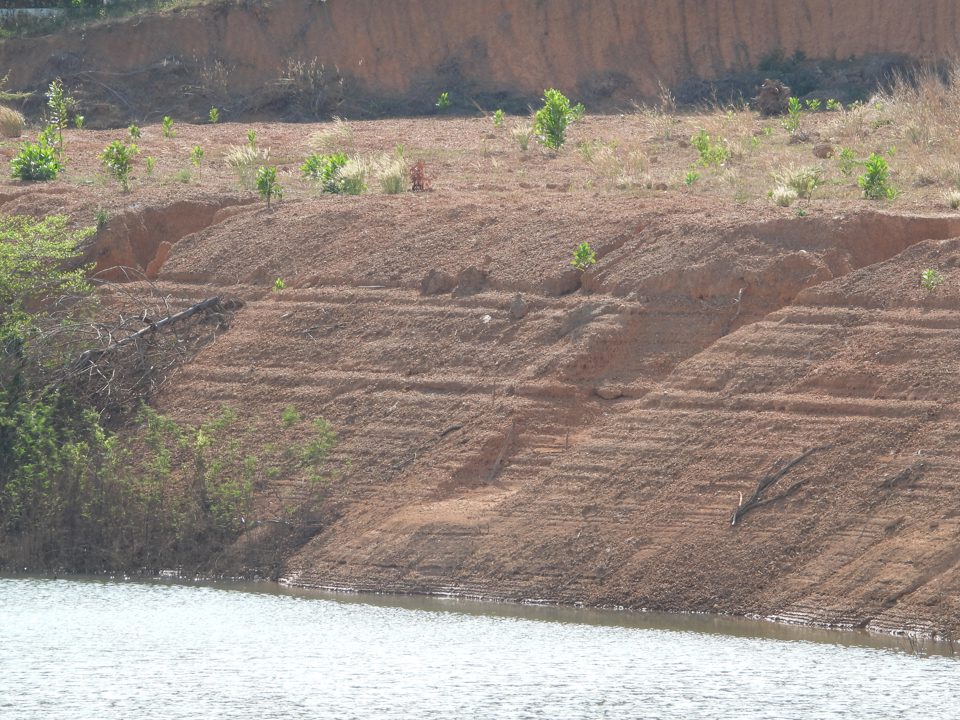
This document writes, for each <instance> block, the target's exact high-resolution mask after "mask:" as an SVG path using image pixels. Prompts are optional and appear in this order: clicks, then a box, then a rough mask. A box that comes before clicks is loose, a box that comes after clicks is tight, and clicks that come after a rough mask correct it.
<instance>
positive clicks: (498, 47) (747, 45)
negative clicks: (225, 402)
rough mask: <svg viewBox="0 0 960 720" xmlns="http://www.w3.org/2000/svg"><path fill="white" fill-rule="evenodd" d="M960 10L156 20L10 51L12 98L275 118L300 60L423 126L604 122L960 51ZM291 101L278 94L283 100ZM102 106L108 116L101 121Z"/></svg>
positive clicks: (215, 8) (347, 11)
mask: <svg viewBox="0 0 960 720" xmlns="http://www.w3.org/2000/svg"><path fill="white" fill-rule="evenodd" d="M958 38H960V7H958V6H957V4H956V3H954V2H951V0H921V1H920V2H911V3H891V2H886V1H885V0H842V1H841V0H797V1H796V2H787V3H785V2H780V1H779V0H749V1H744V0H736V1H734V0H684V1H681V2H678V1H677V0H650V1H649V2H633V1H631V0H592V1H591V2H584V1H583V0H542V1H538V2H528V1H526V0H490V1H489V2H473V1H471V0H411V1H410V2H382V1H381V0H327V1H326V2H316V0H287V1H286V2H277V3H272V4H271V5H270V6H261V5H259V4H247V3H239V4H232V3H220V4H214V5H211V6H206V7H203V8H199V9H193V10H184V11H176V12H172V13H167V14H147V15H141V16H137V17H134V18H131V19H129V20H125V21H122V22H117V23H110V24H102V25H95V26H91V27H88V28H86V29H84V30H82V31H78V32H67V33H61V34H58V35H55V36H51V37H42V38H30V39H26V40H6V41H4V42H3V43H2V44H0V67H2V68H7V69H9V70H10V71H11V83H12V85H13V86H16V87H29V88H39V87H42V86H43V85H44V84H45V83H46V82H48V81H49V80H50V79H52V78H54V77H56V76H62V77H63V78H64V79H65V80H67V81H68V83H69V84H70V85H72V86H74V87H77V86H79V87H82V88H83V90H84V93H85V94H86V95H87V97H88V98H89V100H90V102H88V108H87V110H88V115H89V116H90V118H92V119H94V120H96V121H97V122H99V123H101V124H104V123H107V124H109V123H111V122H113V123H116V124H122V123H123V122H124V121H125V120H127V119H129V118H131V117H146V116H151V115H154V114H157V113H159V114H164V113H167V112H172V111H174V110H177V111H180V112H181V113H192V114H198V113H201V112H205V111H206V109H207V108H209V106H210V105H211V104H218V105H220V106H221V107H225V108H226V109H227V110H228V114H229V112H231V111H232V112H235V113H250V112H256V111H258V110H259V111H261V112H264V111H266V110H269V109H270V108H271V107H272V108H273V109H274V110H276V109H277V105H276V103H278V102H281V101H282V100H283V98H282V92H281V89H280V88H278V87H275V86H270V84H271V83H274V84H275V83H276V81H277V79H278V78H279V77H280V75H281V73H282V69H283V67H284V65H285V63H286V61H287V60H288V59H295V60H296V59H299V60H307V61H309V60H311V59H313V58H317V59H318V60H319V62H321V63H323V64H324V65H325V66H326V67H327V68H328V69H329V68H332V67H334V66H336V67H339V69H340V71H341V72H342V74H343V76H344V77H345V79H346V93H345V102H344V105H343V106H342V111H354V112H357V111H362V110H366V111H374V112H376V111H377V110H382V109H389V108H394V109H397V108H400V109H406V110H413V111H416V112H427V111H429V110H430V109H431V107H432V102H433V100H434V99H435V98H436V96H437V94H438V93H439V92H441V91H443V90H447V91H449V92H450V93H451V95H453V96H454V99H455V100H456V101H457V102H458V103H459V104H460V106H461V107H463V108H464V109H468V108H472V105H471V103H470V101H469V100H468V99H469V98H480V99H482V100H484V102H485V103H488V104H490V103H495V102H498V100H499V101H500V102H507V101H510V100H512V101H513V102H514V104H516V105H517V106H518V107H520V106H522V105H523V104H524V103H525V102H527V101H530V100H533V99H535V98H536V97H537V96H538V95H539V94H540V93H541V92H542V91H543V89H544V88H545V87H558V88H561V89H563V90H564V91H566V92H567V93H569V94H571V95H573V96H576V97H577V99H580V100H584V101H586V102H588V103H591V104H592V105H593V106H594V107H597V106H603V105H604V104H607V105H611V104H616V103H623V102H625V101H628V100H630V99H634V98H643V97H650V96H653V95H655V94H656V92H657V89H658V83H659V82H662V83H664V84H665V85H667V86H674V85H676V84H677V83H680V82H681V81H684V80H689V79H692V78H701V79H711V78H715V77H717V76H719V75H722V74H724V73H727V72H730V71H735V70H742V69H745V68H751V67H754V66H756V65H757V63H758V62H759V61H760V60H761V59H763V58H764V57H767V56H769V55H770V54H771V53H773V52H775V51H778V50H781V51H783V52H784V53H785V54H786V55H788V56H789V55H791V54H793V53H795V52H798V51H799V52H801V53H804V54H805V55H806V56H807V57H809V58H819V59H834V60H845V59H847V58H849V57H851V56H857V57H861V56H868V55H874V54H902V55H905V56H909V57H913V58H919V59H942V58H947V57H951V56H953V55H955V54H956V52H957V50H958V47H960V41H958ZM278 93H279V94H278ZM97 103H101V105H100V106H99V107H98V106H97Z"/></svg>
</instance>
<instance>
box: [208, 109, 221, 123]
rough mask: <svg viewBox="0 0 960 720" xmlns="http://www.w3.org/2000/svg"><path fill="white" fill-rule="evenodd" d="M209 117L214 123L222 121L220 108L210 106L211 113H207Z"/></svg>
mask: <svg viewBox="0 0 960 720" xmlns="http://www.w3.org/2000/svg"><path fill="white" fill-rule="evenodd" d="M207 119H208V120H210V122H211V123H214V124H216V123H218V122H220V110H218V109H217V108H215V107H212V108H210V113H209V114H208V115H207Z"/></svg>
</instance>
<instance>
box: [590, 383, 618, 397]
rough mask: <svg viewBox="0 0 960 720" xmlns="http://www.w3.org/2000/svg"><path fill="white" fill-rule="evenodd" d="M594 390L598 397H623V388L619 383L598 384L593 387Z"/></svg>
mask: <svg viewBox="0 0 960 720" xmlns="http://www.w3.org/2000/svg"><path fill="white" fill-rule="evenodd" d="M593 392H594V394H595V395H596V396H597V397H601V398H603V399H604V400H616V399H617V398H619V397H623V388H622V387H620V386H618V385H598V386H597V387H595V388H594V389H593Z"/></svg>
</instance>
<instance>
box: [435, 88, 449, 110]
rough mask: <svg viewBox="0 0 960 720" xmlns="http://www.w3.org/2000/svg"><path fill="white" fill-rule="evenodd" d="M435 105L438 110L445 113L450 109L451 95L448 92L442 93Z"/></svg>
mask: <svg viewBox="0 0 960 720" xmlns="http://www.w3.org/2000/svg"><path fill="white" fill-rule="evenodd" d="M434 105H435V106H436V108H437V110H439V111H440V112H443V111H444V110H446V109H447V108H449V107H450V93H447V92H442V93H440V97H438V98H437V102H436V103H434Z"/></svg>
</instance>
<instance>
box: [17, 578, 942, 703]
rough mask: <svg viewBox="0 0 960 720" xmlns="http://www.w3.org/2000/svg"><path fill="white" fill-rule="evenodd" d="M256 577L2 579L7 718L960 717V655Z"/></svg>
mask: <svg viewBox="0 0 960 720" xmlns="http://www.w3.org/2000/svg"><path fill="white" fill-rule="evenodd" d="M250 589H251V588H247V590H250ZM252 589H254V590H256V591H255V592H250V591H244V590H243V589H240V588H239V587H237V586H230V587H227V586H221V585H183V584H174V583H139V582H114V581H104V580H96V581H91V580H84V581H78V580H50V579H36V578H0V718H3V719H4V720H7V719H9V720H15V719H16V720H18V719H19V718H24V719H26V718H31V719H32V718H38V719H39V718H95V719H96V720H107V719H112V718H125V719H126V718H149V719H152V718H156V719H157V720H160V719H163V720H175V719H179V718H191V719H192V718H244V719H245V720H246V719H249V718H344V719H347V718H350V719H353V718H356V719H358V720H360V719H363V720H368V719H372V718H385V719H388V720H391V719H394V718H444V719H447V718H518V719H519V718H557V719H564V720H579V719H581V718H583V719H586V718H777V719H778V720H780V719H782V718H870V719H871V720H875V719H877V718H924V719H925V720H928V719H936V718H945V719H947V718H950V719H952V718H956V717H958V713H960V660H958V659H956V658H953V657H947V656H938V655H918V654H916V653H912V652H907V651H905V649H906V650H909V649H910V646H909V645H906V644H901V645H898V644H897V641H894V640H890V639H884V638H875V637H872V636H868V635H865V634H862V633H859V634H858V633H843V634H841V633H829V632H824V631H805V630H795V629H791V628H784V627H782V626H776V625H772V624H770V623H750V622H746V621H728V620H720V619H717V618H710V617H696V616H681V617H676V616H661V615H637V614H625V613H597V612H587V611H576V610H569V609H557V608H545V609H538V608H523V607H517V606H508V605H488V604H483V603H469V602H463V601H438V600H429V599H420V598H413V599H411V598H404V599H397V598H386V597H363V596H335V597H332V596H328V595H323V594H318V593H296V594H294V593H289V592H287V591H282V590H277V589H276V587H275V586H267V585H259V586H255V587H254V588H252ZM266 590H269V591H266ZM764 635H767V637H764ZM838 640H839V642H837V641H838ZM914 649H915V648H914Z"/></svg>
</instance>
